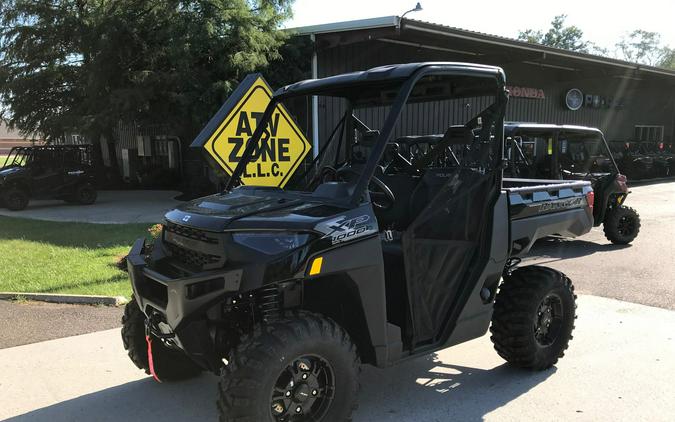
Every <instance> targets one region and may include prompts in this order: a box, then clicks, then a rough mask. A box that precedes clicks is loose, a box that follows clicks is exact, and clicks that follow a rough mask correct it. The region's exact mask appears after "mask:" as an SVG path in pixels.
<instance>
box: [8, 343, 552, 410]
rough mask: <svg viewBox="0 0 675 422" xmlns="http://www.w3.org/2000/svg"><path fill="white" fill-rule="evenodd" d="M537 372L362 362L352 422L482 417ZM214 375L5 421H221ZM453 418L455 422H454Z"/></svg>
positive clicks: (124, 390) (426, 360)
mask: <svg viewBox="0 0 675 422" xmlns="http://www.w3.org/2000/svg"><path fill="white" fill-rule="evenodd" d="M554 372H555V369H551V370H548V371H544V372H539V373H534V372H527V371H522V370H518V369H515V368H511V367H509V366H507V365H500V366H498V367H495V368H492V369H488V370H485V369H477V368H469V367H462V366H455V365H447V364H444V363H441V362H438V360H437V358H436V355H435V354H434V355H428V356H425V357H421V358H418V359H415V360H412V361H409V362H407V363H404V364H402V365H399V366H395V367H392V368H387V369H377V368H373V367H364V371H363V373H362V380H361V394H360V396H359V403H360V406H359V410H358V411H357V412H356V413H355V414H354V421H355V422H360V421H373V420H378V421H379V420H392V421H407V420H410V421H416V420H452V419H456V420H462V421H480V420H482V419H483V416H484V415H486V414H488V413H490V412H491V411H493V410H495V409H497V408H499V407H501V406H504V405H505V404H507V403H508V402H510V401H511V400H514V399H515V398H517V397H519V396H520V395H522V394H524V393H526V392H527V391H528V390H530V389H531V388H532V387H534V386H535V385H537V384H539V383H541V382H543V381H544V380H546V378H548V377H549V376H550V375H551V374H553V373H554ZM216 384H217V378H216V377H214V376H210V375H204V376H202V377H200V378H197V379H194V380H190V381H186V382H179V383H170V384H169V383H166V384H158V383H156V382H154V381H153V380H152V379H150V378H145V379H142V380H138V381H133V382H129V383H127V384H123V385H120V386H116V387H112V388H108V389H105V390H102V391H98V392H95V393H91V394H86V395H84V396H81V397H78V398H75V399H72V400H67V401H64V402H61V403H57V404H54V405H52V406H48V407H44V408H42V409H37V410H34V411H32V412H29V413H26V414H23V415H20V416H16V417H13V418H10V419H8V421H12V422H42V421H44V422H61V421H90V420H96V421H142V420H162V421H165V422H172V421H186V420H216V419H217V415H216V405H215V400H216ZM450 418H452V419H450Z"/></svg>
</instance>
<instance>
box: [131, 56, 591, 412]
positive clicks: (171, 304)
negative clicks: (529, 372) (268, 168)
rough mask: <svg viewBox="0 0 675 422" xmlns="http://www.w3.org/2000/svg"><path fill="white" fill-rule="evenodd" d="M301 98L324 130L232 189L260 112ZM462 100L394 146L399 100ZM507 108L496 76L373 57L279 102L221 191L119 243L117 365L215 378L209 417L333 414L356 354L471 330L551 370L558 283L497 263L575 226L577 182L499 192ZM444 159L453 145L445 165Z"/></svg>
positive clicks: (361, 356)
mask: <svg viewBox="0 0 675 422" xmlns="http://www.w3.org/2000/svg"><path fill="white" fill-rule="evenodd" d="M313 96H318V97H327V98H328V99H329V100H330V101H331V102H332V103H331V104H332V105H331V108H330V109H331V110H332V114H331V115H328V116H327V120H326V121H328V122H332V124H333V125H334V128H333V130H332V132H327V133H326V136H325V137H324V138H323V139H322V142H321V145H322V149H321V151H319V153H318V155H317V156H316V158H315V159H314V160H312V161H311V162H307V163H304V164H303V166H302V169H301V170H299V171H297V172H296V174H294V175H293V177H292V178H291V180H290V181H289V183H288V184H286V185H285V186H284V187H283V188H279V187H265V186H248V185H245V184H244V182H243V179H244V177H243V175H244V174H246V171H247V169H248V168H249V167H250V168H254V167H255V165H256V159H258V157H256V154H254V152H255V150H256V146H257V145H258V144H259V142H262V141H261V140H264V139H266V136H269V135H268V134H267V128H268V124H269V123H270V122H271V121H272V118H273V115H274V113H275V111H274V110H275V108H276V106H277V105H278V104H279V103H284V104H287V105H289V104H290V105H292V104H301V105H302V104H311V101H309V99H311V98H312V97H313ZM479 97H480V98H482V99H481V100H480V101H476V102H475V103H473V104H475V105H474V108H475V110H473V112H472V113H471V115H468V116H465V117H464V118H463V119H462V121H461V122H457V121H454V120H453V119H452V118H451V116H453V114H452V113H448V114H447V115H445V117H443V120H439V122H438V124H439V125H443V126H444V127H445V129H443V130H442V132H443V133H444V134H443V136H442V137H441V139H440V140H439V141H438V142H437V143H436V144H435V145H434V146H433V147H432V148H430V149H428V150H427V151H425V152H424V153H423V154H422V155H421V156H419V157H417V158H415V159H412V160H410V159H407V158H406V157H404V156H403V155H402V154H401V152H402V150H399V149H398V148H397V147H396V146H395V145H394V144H396V140H397V139H399V138H403V137H405V136H410V135H418V134H415V133H410V132H412V131H413V129H411V128H407V129H406V128H405V127H403V128H402V127H401V126H400V125H399V123H400V122H404V121H405V116H406V113H407V107H411V106H412V107H415V106H416V104H424V103H425V102H426V103H429V102H432V103H433V102H435V103H438V104H442V105H443V106H444V107H448V108H449V109H451V110H452V109H453V108H456V109H457V110H463V111H466V110H467V107H466V104H467V101H469V99H473V98H479ZM319 100H320V101H323V100H322V99H319ZM507 100H508V93H507V91H506V88H505V76H504V73H503V71H502V70H501V69H500V68H498V67H493V66H485V65H478V64H466V63H411V64H402V65H392V66H384V67H379V68H374V69H370V70H367V71H363V72H355V73H350V74H345V75H337V76H332V77H328V78H324V79H318V80H308V81H303V82H298V83H296V84H292V85H289V86H286V87H284V88H281V89H279V90H278V91H276V92H275V93H274V95H273V97H272V100H271V103H270V105H269V106H268V107H267V109H266V110H265V113H264V114H263V115H262V117H261V118H260V119H258V126H257V127H256V129H255V131H254V133H253V135H252V138H251V140H250V141H249V142H248V145H247V147H246V150H245V151H244V152H243V155H242V156H241V160H240V161H239V163H238V165H237V167H236V168H235V169H234V174H233V176H232V178H231V180H230V183H229V185H228V186H227V187H226V189H225V191H223V192H222V193H219V194H216V195H212V196H208V197H205V198H201V199H197V200H195V201H192V202H190V203H188V204H185V205H183V206H180V207H178V208H177V209H175V210H172V211H170V212H169V213H167V214H166V221H165V224H164V228H163V231H162V236H161V237H160V238H159V239H157V240H156V241H155V242H154V243H153V244H152V245H149V244H146V241H145V240H144V239H139V240H137V241H136V242H135V243H134V245H133V247H132V249H131V251H130V253H129V255H128V260H127V262H128V270H129V275H130V278H131V283H132V287H133V291H134V299H133V300H132V301H131V302H130V303H129V304H128V305H127V307H126V309H125V314H124V319H123V328H122V339H123V342H124V347H125V349H126V350H127V351H128V354H129V357H130V358H131V360H132V361H133V363H134V364H135V365H136V366H138V367H139V368H140V369H143V370H145V371H146V372H147V373H149V374H152V375H153V376H155V378H157V379H161V380H167V381H168V380H175V379H183V378H187V377H190V376H194V375H196V374H198V373H200V372H201V371H209V372H213V373H215V374H218V375H219V376H220V383H219V388H218V400H217V403H218V411H219V414H220V420H221V421H235V420H255V421H296V420H297V421H300V420H303V421H344V420H348V419H349V418H350V415H351V413H352V410H353V408H354V406H355V403H356V400H357V396H358V372H359V365H361V364H362V363H365V364H371V365H376V366H379V367H387V366H391V365H394V364H396V363H398V362H401V361H402V360H405V359H409V358H412V357H415V356H419V355H425V354H428V353H431V352H433V351H436V350H439V349H443V348H446V347H449V346H452V345H455V344H458V343H462V342H465V341H468V340H471V339H474V338H477V337H480V336H482V335H484V334H485V333H486V331H487V330H488V328H489V329H490V331H491V339H492V341H493V343H494V345H495V349H496V350H497V352H498V353H499V355H500V356H502V357H503V358H504V359H505V360H507V361H508V362H510V363H511V364H513V365H515V366H518V367H523V368H528V369H534V370H541V369H545V368H548V367H550V366H552V365H554V364H555V363H556V362H557V360H558V359H559V358H560V357H562V356H563V352H564V351H565V349H567V346H568V342H569V340H570V338H571V333H572V330H573V328H574V320H575V307H576V306H575V298H576V296H575V295H574V288H573V285H572V282H571V281H570V279H569V278H568V277H566V276H565V275H564V274H562V273H560V272H558V271H555V270H553V269H550V268H545V267H540V266H527V267H522V268H516V264H517V262H518V260H517V259H514V256H513V255H514V254H520V253H523V250H524V249H526V248H527V247H528V245H529V244H531V241H532V238H533V237H536V236H538V235H540V234H542V233H541V231H540V230H538V229H537V227H536V225H538V224H542V225H544V224H546V225H548V226H550V225H551V224H549V223H546V221H547V220H549V219H551V220H552V219H556V221H557V222H556V224H558V223H559V221H558V220H560V219H570V220H574V221H569V222H568V223H567V224H562V225H560V226H558V228H556V230H563V227H568V228H570V230H578V232H579V233H581V232H583V231H584V230H587V229H589V228H590V225H591V222H592V220H591V217H590V215H591V212H590V202H592V201H589V200H590V198H591V197H590V192H591V190H590V185H589V184H588V183H587V182H574V183H570V182H560V183H558V184H557V186H556V188H555V189H554V188H552V187H551V186H547V185H543V186H541V185H540V186H539V187H537V186H536V185H534V182H530V181H519V180H514V181H506V184H507V186H506V187H505V188H503V187H502V182H503V180H502V167H503V158H502V157H503V123H504V110H505V107H506V104H507ZM290 105H289V109H291V107H290ZM404 109H405V110H404ZM324 110H325V109H324ZM382 114H383V115H384V118H382V119H380V118H377V116H378V115H379V116H381V115H382ZM460 114H461V113H456V114H454V115H455V116H457V115H460ZM401 132H403V133H401ZM422 135H424V134H422ZM264 136H265V137H264ZM448 148H455V149H458V150H461V154H458V155H457V156H456V160H455V159H448V155H449V154H448ZM571 198H573V200H572V199H571ZM545 204H548V205H545ZM577 210H578V211H577ZM528 220H529V223H523V224H522V227H516V222H517V221H523V222H525V221H528ZM573 227H576V229H574V228H573ZM547 230H548V229H547ZM547 230H545V231H547ZM514 235H515V236H516V237H520V238H521V239H524V238H528V240H522V241H521V240H520V239H514ZM514 240H515V241H518V242H516V243H518V247H519V249H518V250H516V251H514V248H513V247H512V245H513V241H514Z"/></svg>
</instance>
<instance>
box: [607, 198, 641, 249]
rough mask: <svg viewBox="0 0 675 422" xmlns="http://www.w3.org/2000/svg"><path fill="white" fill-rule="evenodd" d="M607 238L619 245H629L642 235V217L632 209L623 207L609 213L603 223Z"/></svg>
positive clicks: (613, 209)
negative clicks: (639, 234)
mask: <svg viewBox="0 0 675 422" xmlns="http://www.w3.org/2000/svg"><path fill="white" fill-rule="evenodd" d="M603 230H604V232H605V237H606V238H607V240H609V241H610V242H612V243H614V244H617V245H627V244H629V243H630V242H632V241H633V240H634V239H635V238H636V237H637V235H638V233H640V215H639V214H638V213H637V211H635V210H634V209H633V208H631V207H625V206H623V205H621V206H618V207H616V208H612V209H611V210H609V211H608V212H607V216H606V217H605V221H604V223H603Z"/></svg>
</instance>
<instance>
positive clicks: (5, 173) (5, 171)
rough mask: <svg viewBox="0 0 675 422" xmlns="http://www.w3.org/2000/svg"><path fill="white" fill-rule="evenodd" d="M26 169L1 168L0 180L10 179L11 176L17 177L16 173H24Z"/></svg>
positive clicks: (15, 167)
mask: <svg viewBox="0 0 675 422" xmlns="http://www.w3.org/2000/svg"><path fill="white" fill-rule="evenodd" d="M25 171H26V169H24V168H23V167H18V166H14V167H2V168H0V180H2V179H5V178H8V177H11V176H13V175H17V174H18V173H22V172H25Z"/></svg>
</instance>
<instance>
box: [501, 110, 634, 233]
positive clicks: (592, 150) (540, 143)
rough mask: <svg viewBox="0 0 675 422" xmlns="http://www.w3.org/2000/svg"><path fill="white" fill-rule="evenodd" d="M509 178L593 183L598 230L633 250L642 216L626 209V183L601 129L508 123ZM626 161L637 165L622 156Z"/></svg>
mask: <svg viewBox="0 0 675 422" xmlns="http://www.w3.org/2000/svg"><path fill="white" fill-rule="evenodd" d="M504 131H505V136H506V146H507V148H506V155H507V157H508V167H507V169H506V171H505V173H506V174H508V175H510V176H514V177H530V178H538V179H562V180H588V181H590V182H591V183H592V184H593V192H594V206H593V217H594V220H595V226H600V225H603V229H604V232H605V237H606V238H607V239H608V240H609V241H611V242H612V243H615V244H628V243H630V242H632V241H633V239H635V238H636V237H637V235H638V233H639V231H640V216H639V215H638V213H637V211H635V210H634V209H633V208H631V207H628V206H626V205H625V204H624V202H625V201H626V198H627V197H628V193H629V191H628V186H627V178H626V176H625V175H623V174H621V172H620V171H619V167H618V166H617V164H616V162H615V160H614V157H613V155H612V151H611V150H610V147H609V145H608V144H607V142H606V141H605V137H604V135H603V133H602V131H600V130H599V129H596V128H590V127H582V126H570V125H550V124H536V123H507V124H506V126H505V128H504ZM621 158H622V159H624V158H626V159H629V160H631V159H633V158H634V157H632V156H631V157H627V156H625V155H623V154H622V155H621Z"/></svg>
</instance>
